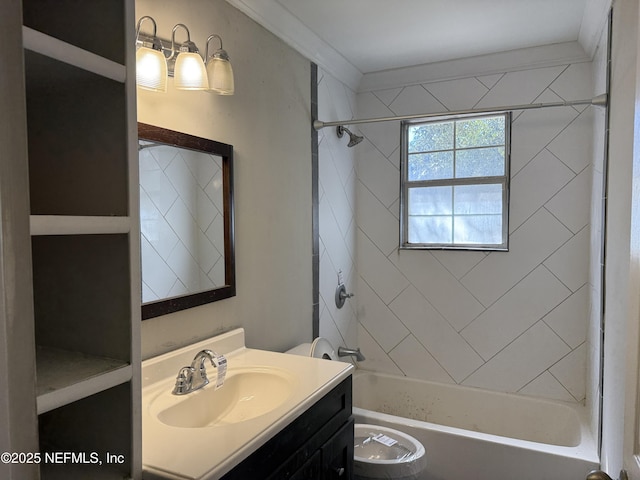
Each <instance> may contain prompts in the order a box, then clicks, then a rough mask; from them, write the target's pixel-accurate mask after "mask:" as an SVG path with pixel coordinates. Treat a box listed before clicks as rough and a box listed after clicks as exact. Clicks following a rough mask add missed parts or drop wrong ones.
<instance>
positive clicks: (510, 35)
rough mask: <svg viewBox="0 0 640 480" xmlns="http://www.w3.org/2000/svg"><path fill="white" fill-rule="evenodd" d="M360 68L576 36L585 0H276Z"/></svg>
mask: <svg viewBox="0 0 640 480" xmlns="http://www.w3.org/2000/svg"><path fill="white" fill-rule="evenodd" d="M276 1H277V2H278V3H279V4H280V5H282V6H283V7H284V8H285V9H286V10H288V11H289V12H290V13H291V14H293V15H294V16H295V17H296V18H298V19H299V20H300V21H301V22H302V23H303V24H304V25H306V26H307V27H308V28H309V29H310V30H311V31H312V32H314V33H315V34H316V35H318V37H320V38H321V39H322V40H324V41H325V42H326V43H328V44H329V45H331V46H332V47H333V48H334V49H336V50H337V51H338V52H340V53H341V54H342V55H343V56H344V57H345V58H346V60H347V61H348V62H349V63H351V64H352V65H353V66H355V67H356V68H357V69H358V70H359V71H360V72H361V73H363V74H365V73H371V72H377V71H381V70H388V69H392V68H399V67H406V66H410V65H421V64H426V63H433V62H440V61H444V60H452V59H458V58H464V57H473V56H477V55H485V54H489V53H496V52H503V51H507V50H516V49H519V48H526V47H533V46H538V45H548V44H552V43H562V42H571V41H577V40H578V36H579V33H580V25H581V23H582V18H583V15H584V10H585V4H586V0H393V1H391V0H320V1H319V0H276Z"/></svg>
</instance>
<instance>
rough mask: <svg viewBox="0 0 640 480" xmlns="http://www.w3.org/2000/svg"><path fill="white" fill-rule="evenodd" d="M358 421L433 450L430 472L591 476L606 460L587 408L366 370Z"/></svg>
mask: <svg viewBox="0 0 640 480" xmlns="http://www.w3.org/2000/svg"><path fill="white" fill-rule="evenodd" d="M353 404H354V409H353V411H354V416H355V418H356V422H358V423H374V424H378V425H383V426H386V427H391V428H395V429H398V430H401V431H403V432H406V433H408V434H409V435H412V436H413V437H415V438H417V439H418V440H420V441H421V442H422V444H423V445H424V447H425V449H426V451H427V468H426V471H425V474H424V476H423V477H422V479H423V480H584V478H585V476H586V475H587V473H589V472H590V471H591V470H594V469H597V468H598V467H599V460H598V454H597V446H596V442H595V440H594V438H593V435H592V434H591V432H590V431H589V421H588V416H587V412H586V409H584V408H582V407H576V406H574V405H572V404H566V403H562V402H554V401H549V400H540V399H536V398H529V397H523V396H521V395H512V394H506V393H498V392H491V391H488V390H481V389H477V388H469V387H462V386H459V385H448V384H441V383H435V382H427V381H422V380H414V379H409V378H406V377H400V376H394V375H387V374H381V373H374V372H367V371H363V370H359V371H357V372H356V374H355V375H354V377H353Z"/></svg>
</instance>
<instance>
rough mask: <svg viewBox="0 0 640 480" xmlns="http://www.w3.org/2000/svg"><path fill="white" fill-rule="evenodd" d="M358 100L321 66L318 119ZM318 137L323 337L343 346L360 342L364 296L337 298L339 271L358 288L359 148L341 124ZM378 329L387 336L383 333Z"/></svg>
mask: <svg viewBox="0 0 640 480" xmlns="http://www.w3.org/2000/svg"><path fill="white" fill-rule="evenodd" d="M355 103H356V95H355V93H354V92H353V91H351V90H350V89H349V88H348V87H347V86H346V85H344V84H343V83H341V82H340V81H338V80H336V79H335V78H334V77H332V76H331V75H329V74H327V73H326V72H323V71H322V70H321V69H318V118H320V119H322V120H327V121H328V120H338V119H343V118H352V117H353V116H354V108H355ZM352 131H354V132H356V131H357V129H352ZM318 141H319V144H318V176H319V179H318V181H319V185H318V192H319V194H318V195H319V201H320V204H319V215H318V216H319V232H320V287H319V288H320V336H322V337H325V338H327V339H328V340H329V341H330V342H331V343H332V345H333V346H334V348H336V349H337V348H338V347H339V346H340V345H346V346H349V347H356V346H357V345H358V341H357V337H358V332H357V328H358V323H357V320H356V312H357V308H358V303H357V302H358V299H359V295H357V296H356V297H353V298H351V299H349V300H347V301H346V302H345V305H344V306H343V307H342V308H341V309H338V308H337V307H336V304H335V299H334V298H335V290H336V287H337V285H338V272H339V271H342V275H343V277H344V282H345V285H346V287H347V291H348V292H350V293H356V291H357V282H358V274H357V269H356V263H355V255H356V231H357V229H356V222H355V198H356V174H355V150H354V149H353V148H348V147H347V143H348V141H347V138H345V137H343V138H338V137H337V135H336V130H335V128H325V129H323V130H320V132H319V135H318ZM374 228H375V227H374ZM378 334H379V335H381V336H382V337H384V333H383V332H378Z"/></svg>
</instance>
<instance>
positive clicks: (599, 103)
mask: <svg viewBox="0 0 640 480" xmlns="http://www.w3.org/2000/svg"><path fill="white" fill-rule="evenodd" d="M574 105H594V106H596V107H606V106H607V105H608V96H607V94H606V93H603V94H601V95H598V96H596V97H593V98H592V99H590V100H568V101H562V102H547V103H529V104H525V105H507V106H502V107H487V108H471V109H469V110H456V111H453V112H438V113H417V114H413V115H400V116H397V117H376V118H360V119H354V120H336V121H333V122H323V121H321V120H314V121H313V128H315V129H316V130H321V129H323V128H325V127H338V126H343V125H358V124H361V123H378V122H392V121H397V120H414V119H419V118H430V117H444V116H455V115H467V114H471V113H497V112H510V111H513V110H533V109H536V108H549V107H571V106H574Z"/></svg>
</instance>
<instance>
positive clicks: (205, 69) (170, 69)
mask: <svg viewBox="0 0 640 480" xmlns="http://www.w3.org/2000/svg"><path fill="white" fill-rule="evenodd" d="M144 20H150V21H151V22H152V23H153V35H150V34H148V33H145V32H141V31H140V26H141V25H142V22H143V21H144ZM179 28H183V29H184V30H185V31H186V32H187V40H186V41H185V42H177V43H176V31H177V30H178V29H179ZM213 39H217V40H218V41H219V42H220V48H218V49H217V50H215V51H213V53H211V54H209V43H210V42H211V40H213ZM136 47H137V52H136V82H137V84H138V86H139V87H141V88H144V89H147V90H152V91H156V92H166V91H167V76H169V77H174V79H175V80H174V85H175V88H176V89H178V90H205V91H209V92H212V93H217V94H218V95H233V94H234V90H235V88H234V78H233V68H232V67H231V62H230V61H229V54H228V53H227V52H226V51H225V50H224V49H223V48H222V38H221V37H220V36H219V35H216V34H213V35H209V38H207V47H206V49H205V57H204V61H203V59H202V57H201V56H200V52H199V50H198V47H197V46H196V44H195V43H194V42H192V41H191V34H190V32H189V29H188V28H187V26H186V25H184V24H183V23H178V24H177V25H175V26H174V27H173V30H172V32H171V40H166V39H163V38H159V37H156V22H155V20H154V19H153V18H151V17H149V16H144V17H141V18H140V20H138V25H137V27H136ZM205 62H206V66H205Z"/></svg>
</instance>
